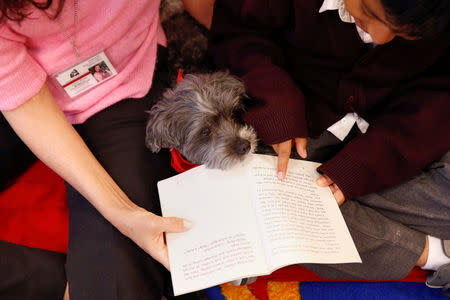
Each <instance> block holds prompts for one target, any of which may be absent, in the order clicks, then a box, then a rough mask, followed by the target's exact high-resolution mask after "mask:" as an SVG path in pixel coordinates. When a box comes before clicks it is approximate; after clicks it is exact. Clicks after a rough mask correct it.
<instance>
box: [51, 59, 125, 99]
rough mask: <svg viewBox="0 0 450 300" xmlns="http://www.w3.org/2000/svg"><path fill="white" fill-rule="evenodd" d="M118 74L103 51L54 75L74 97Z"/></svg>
mask: <svg viewBox="0 0 450 300" xmlns="http://www.w3.org/2000/svg"><path fill="white" fill-rule="evenodd" d="M116 75H117V71H116V69H115V68H114V66H113V65H112V64H111V62H110V61H109V59H108V57H107V56H106V54H105V52H103V51H102V52H100V53H98V54H96V55H94V56H92V57H90V58H87V59H85V60H83V61H82V62H80V63H78V64H76V65H74V66H72V67H70V68H68V69H66V70H64V71H62V72H59V73H57V74H55V75H53V77H54V78H55V79H56V81H58V83H59V84H60V85H61V87H62V88H63V89H64V90H65V91H66V93H67V94H68V95H69V97H70V98H74V97H76V96H78V95H80V94H82V93H84V92H86V91H88V90H90V89H92V88H93V87H96V86H97V85H99V84H102V83H103V82H105V81H107V80H109V79H111V78H113V77H114V76H116Z"/></svg>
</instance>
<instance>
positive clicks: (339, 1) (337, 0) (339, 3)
mask: <svg viewBox="0 0 450 300" xmlns="http://www.w3.org/2000/svg"><path fill="white" fill-rule="evenodd" d="M327 10H337V11H338V13H339V18H341V20H342V21H343V22H345V23H355V19H354V18H353V16H352V15H351V14H350V13H349V12H348V10H347V8H346V7H345V2H344V0H325V1H323V4H322V6H321V7H320V9H319V13H322V12H324V11H327ZM355 26H356V30H357V31H358V34H359V37H360V38H361V40H362V41H363V42H364V43H367V44H368V43H373V40H372V37H371V36H370V34H368V33H367V32H365V31H364V30H362V29H361V28H360V27H358V26H357V25H355Z"/></svg>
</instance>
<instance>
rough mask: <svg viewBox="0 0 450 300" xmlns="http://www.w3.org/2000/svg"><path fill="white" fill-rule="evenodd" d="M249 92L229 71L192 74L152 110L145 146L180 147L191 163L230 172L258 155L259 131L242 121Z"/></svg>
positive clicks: (156, 150) (152, 148)
mask: <svg viewBox="0 0 450 300" xmlns="http://www.w3.org/2000/svg"><path fill="white" fill-rule="evenodd" d="M243 97H246V95H245V88H244V85H243V84H242V82H241V81H239V80H238V79H236V78H235V77H233V76H231V75H229V74H228V73H225V72H216V73H212V74H197V75H194V74H189V75H186V76H185V78H184V79H183V80H182V81H181V82H180V83H178V84H177V85H176V86H175V87H174V88H173V89H170V90H168V91H166V92H165V93H164V94H163V99H162V100H161V101H159V102H158V103H156V104H155V105H154V106H153V107H152V109H151V110H150V112H149V113H150V119H149V122H148V124H147V130H146V140H145V142H146V145H147V147H148V148H150V150H152V151H153V152H158V151H159V150H160V149H161V148H175V149H177V150H179V151H180V153H181V154H182V155H183V156H184V157H185V158H186V159H188V160H189V161H191V162H193V163H196V164H204V165H206V167H208V168H218V169H227V168H229V167H231V166H232V165H234V164H235V163H237V162H240V161H242V160H244V158H245V157H246V155H247V154H249V153H253V152H254V150H255V148H256V145H257V139H256V133H255V131H254V129H253V128H252V127H250V126H247V125H245V124H243V123H242V122H240V120H239V118H238V115H239V114H240V113H241V112H243V110H244V105H243V101H242V100H243Z"/></svg>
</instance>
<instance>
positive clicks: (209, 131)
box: [201, 127, 211, 136]
mask: <svg viewBox="0 0 450 300" xmlns="http://www.w3.org/2000/svg"><path fill="white" fill-rule="evenodd" d="M201 133H202V135H204V136H209V135H210V134H211V130H210V129H209V128H208V127H205V128H203V129H202V131H201Z"/></svg>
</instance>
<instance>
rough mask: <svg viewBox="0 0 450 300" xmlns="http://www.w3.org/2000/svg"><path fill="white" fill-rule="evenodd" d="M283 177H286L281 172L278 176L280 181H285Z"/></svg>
mask: <svg viewBox="0 0 450 300" xmlns="http://www.w3.org/2000/svg"><path fill="white" fill-rule="evenodd" d="M283 175H284V174H283V172H281V171H280V172H278V175H277V176H278V179H280V180H283Z"/></svg>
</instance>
